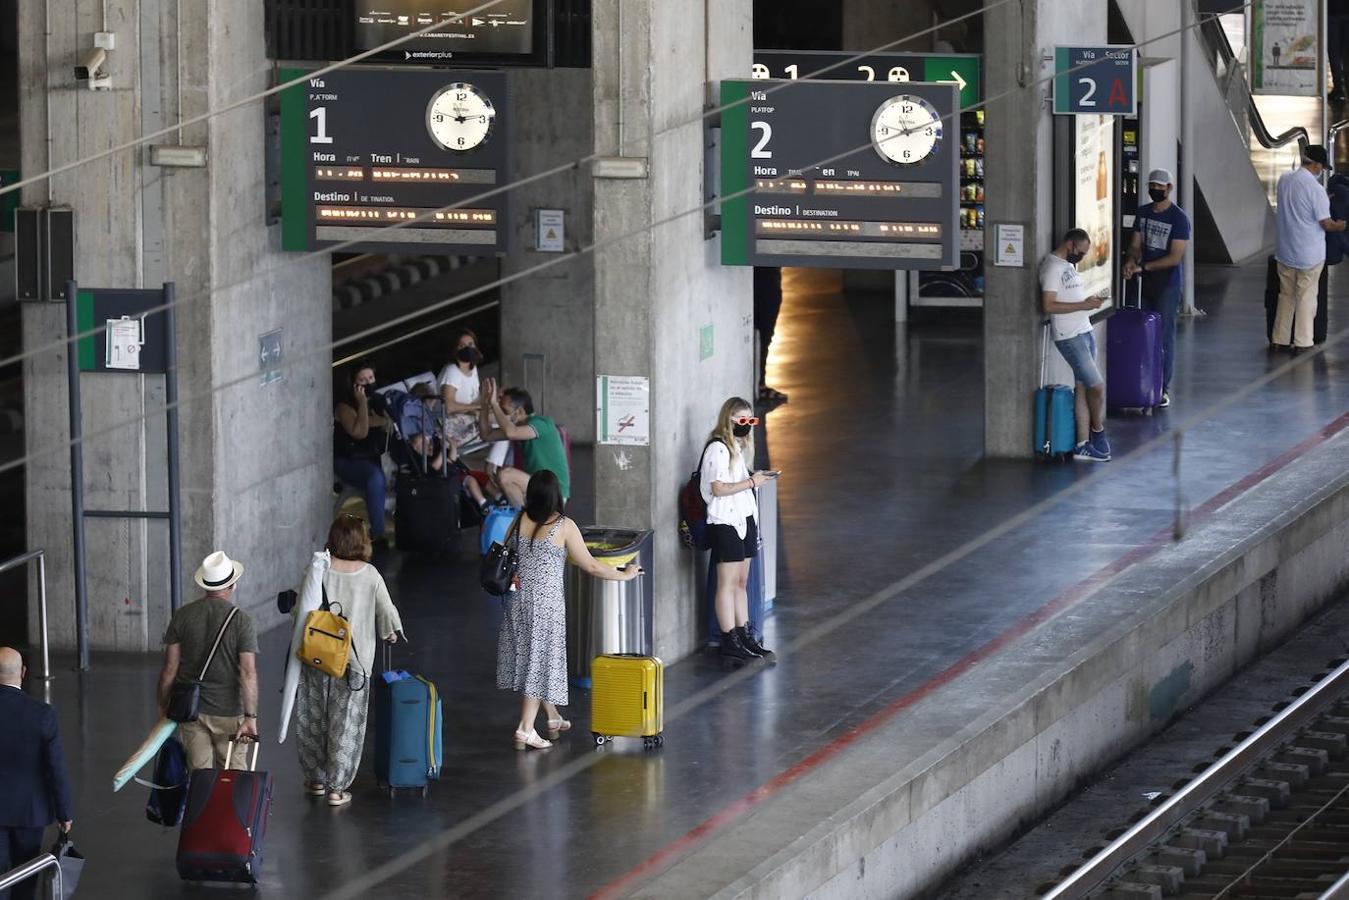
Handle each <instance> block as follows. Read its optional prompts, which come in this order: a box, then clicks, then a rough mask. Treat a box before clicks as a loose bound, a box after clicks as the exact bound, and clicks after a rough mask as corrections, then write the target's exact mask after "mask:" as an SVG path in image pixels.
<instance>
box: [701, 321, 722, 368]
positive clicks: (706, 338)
mask: <svg viewBox="0 0 1349 900" xmlns="http://www.w3.org/2000/svg"><path fill="white" fill-rule="evenodd" d="M716 334H717V330H716V327H715V326H714V325H712V323H710V322H709V323H708V324H706V325H704V326H703V327H702V328H699V329H698V361H699V362H702V361H703V360H705V359H711V358H712V356H713V355H714V354H715V353H716V349H715V347H716V345H715V339H716Z"/></svg>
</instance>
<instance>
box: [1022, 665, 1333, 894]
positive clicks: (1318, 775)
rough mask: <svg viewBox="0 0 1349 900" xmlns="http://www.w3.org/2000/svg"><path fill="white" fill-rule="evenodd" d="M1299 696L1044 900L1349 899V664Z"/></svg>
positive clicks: (1155, 803)
mask: <svg viewBox="0 0 1349 900" xmlns="http://www.w3.org/2000/svg"><path fill="white" fill-rule="evenodd" d="M1295 693H1296V696H1294V697H1293V698H1292V699H1290V700H1289V701H1288V702H1286V703H1280V704H1278V705H1277V706H1276V707H1275V709H1274V711H1273V713H1272V714H1271V715H1270V716H1267V717H1264V718H1262V719H1260V720H1258V721H1256V722H1255V723H1254V724H1253V726H1252V730H1251V731H1248V732H1243V733H1240V734H1237V735H1235V736H1234V738H1233V742H1232V743H1230V744H1229V745H1227V746H1224V747H1222V748H1221V749H1219V750H1218V751H1217V752H1216V753H1215V757H1216V761H1215V762H1214V763H1213V764H1211V765H1201V766H1197V767H1196V772H1195V775H1194V777H1193V778H1191V779H1188V780H1186V781H1182V782H1180V783H1177V784H1176V785H1174V786H1173V792H1172V793H1170V794H1169V795H1162V796H1159V797H1157V798H1156V799H1155V800H1154V801H1153V808H1152V809H1151V810H1150V811H1148V812H1145V813H1140V814H1139V815H1138V816H1136V817H1135V818H1136V819H1137V821H1136V822H1135V823H1134V824H1133V825H1132V826H1130V827H1129V828H1127V829H1123V830H1122V831H1121V832H1118V833H1114V834H1111V835H1109V837H1111V838H1112V841H1111V843H1110V844H1109V845H1108V846H1106V847H1104V848H1102V849H1100V850H1098V851H1096V852H1095V853H1094V854H1092V855H1091V857H1090V859H1088V860H1087V861H1086V862H1085V863H1084V864H1082V865H1081V866H1079V867H1078V868H1076V869H1075V870H1072V871H1071V872H1065V873H1063V874H1064V875H1065V876H1066V877H1065V878H1064V880H1063V881H1061V882H1059V883H1058V884H1055V885H1048V886H1045V887H1044V888H1043V889H1042V890H1041V891H1040V893H1041V895H1042V896H1043V897H1045V898H1046V900H1079V898H1093V900H1151V898H1162V897H1175V898H1180V900H1200V898H1205V900H1209V898H1215V900H1216V898H1242V900H1251V898H1260V900H1265V898H1268V900H1275V898H1277V900H1316V898H1326V900H1329V898H1347V900H1349V662H1346V661H1345V660H1343V659H1339V660H1334V661H1333V662H1332V663H1330V668H1329V671H1325V672H1322V673H1321V674H1320V675H1319V676H1317V678H1316V679H1315V681H1314V682H1313V683H1311V684H1309V685H1308V686H1306V687H1305V688H1301V689H1299V690H1298V691H1297V692H1295ZM1089 852H1090V851H1089Z"/></svg>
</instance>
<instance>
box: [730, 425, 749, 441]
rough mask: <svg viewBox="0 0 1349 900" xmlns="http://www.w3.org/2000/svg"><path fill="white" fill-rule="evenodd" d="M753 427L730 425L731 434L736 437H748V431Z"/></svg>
mask: <svg viewBox="0 0 1349 900" xmlns="http://www.w3.org/2000/svg"><path fill="white" fill-rule="evenodd" d="M753 428H754V426H753V425H732V426H731V434H733V435H735V436H736V437H738V438H742V437H749V433H750V431H751V430H753Z"/></svg>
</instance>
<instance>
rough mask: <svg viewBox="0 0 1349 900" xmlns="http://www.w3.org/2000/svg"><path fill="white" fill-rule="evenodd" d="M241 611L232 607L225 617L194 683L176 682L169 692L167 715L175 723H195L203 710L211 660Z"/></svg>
mask: <svg viewBox="0 0 1349 900" xmlns="http://www.w3.org/2000/svg"><path fill="white" fill-rule="evenodd" d="M238 611H239V607H237V606H233V607H230V611H229V615H227V616H225V621H224V622H222V623H221V625H220V630H219V631H217V632H216V633H215V643H214V644H212V645H211V652H210V653H208V654H207V655H206V664H205V665H204V666H202V667H201V672H200V673H198V675H197V677H196V678H194V679H193V680H192V681H179V682H176V683H175V684H174V685H173V687H172V688H170V690H169V703H168V710H167V712H166V715H167V716H168V718H170V719H172V720H173V721H175V722H195V721H197V715H198V713H199V712H200V708H201V683H202V681H203V680H204V679H205V678H206V670H207V669H209V668H211V660H213V659H215V652H216V651H217V650H219V649H220V641H221V640H222V639H223V638H224V637H225V629H226V628H229V627H230V623H231V622H233V621H234V614H235V613H237V612H238Z"/></svg>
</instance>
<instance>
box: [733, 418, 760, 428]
mask: <svg viewBox="0 0 1349 900" xmlns="http://www.w3.org/2000/svg"><path fill="white" fill-rule="evenodd" d="M731 422H732V423H733V424H736V425H751V426H752V425H758V424H759V417H758V416H738V417H737V418H734V419H732V420H731Z"/></svg>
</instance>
